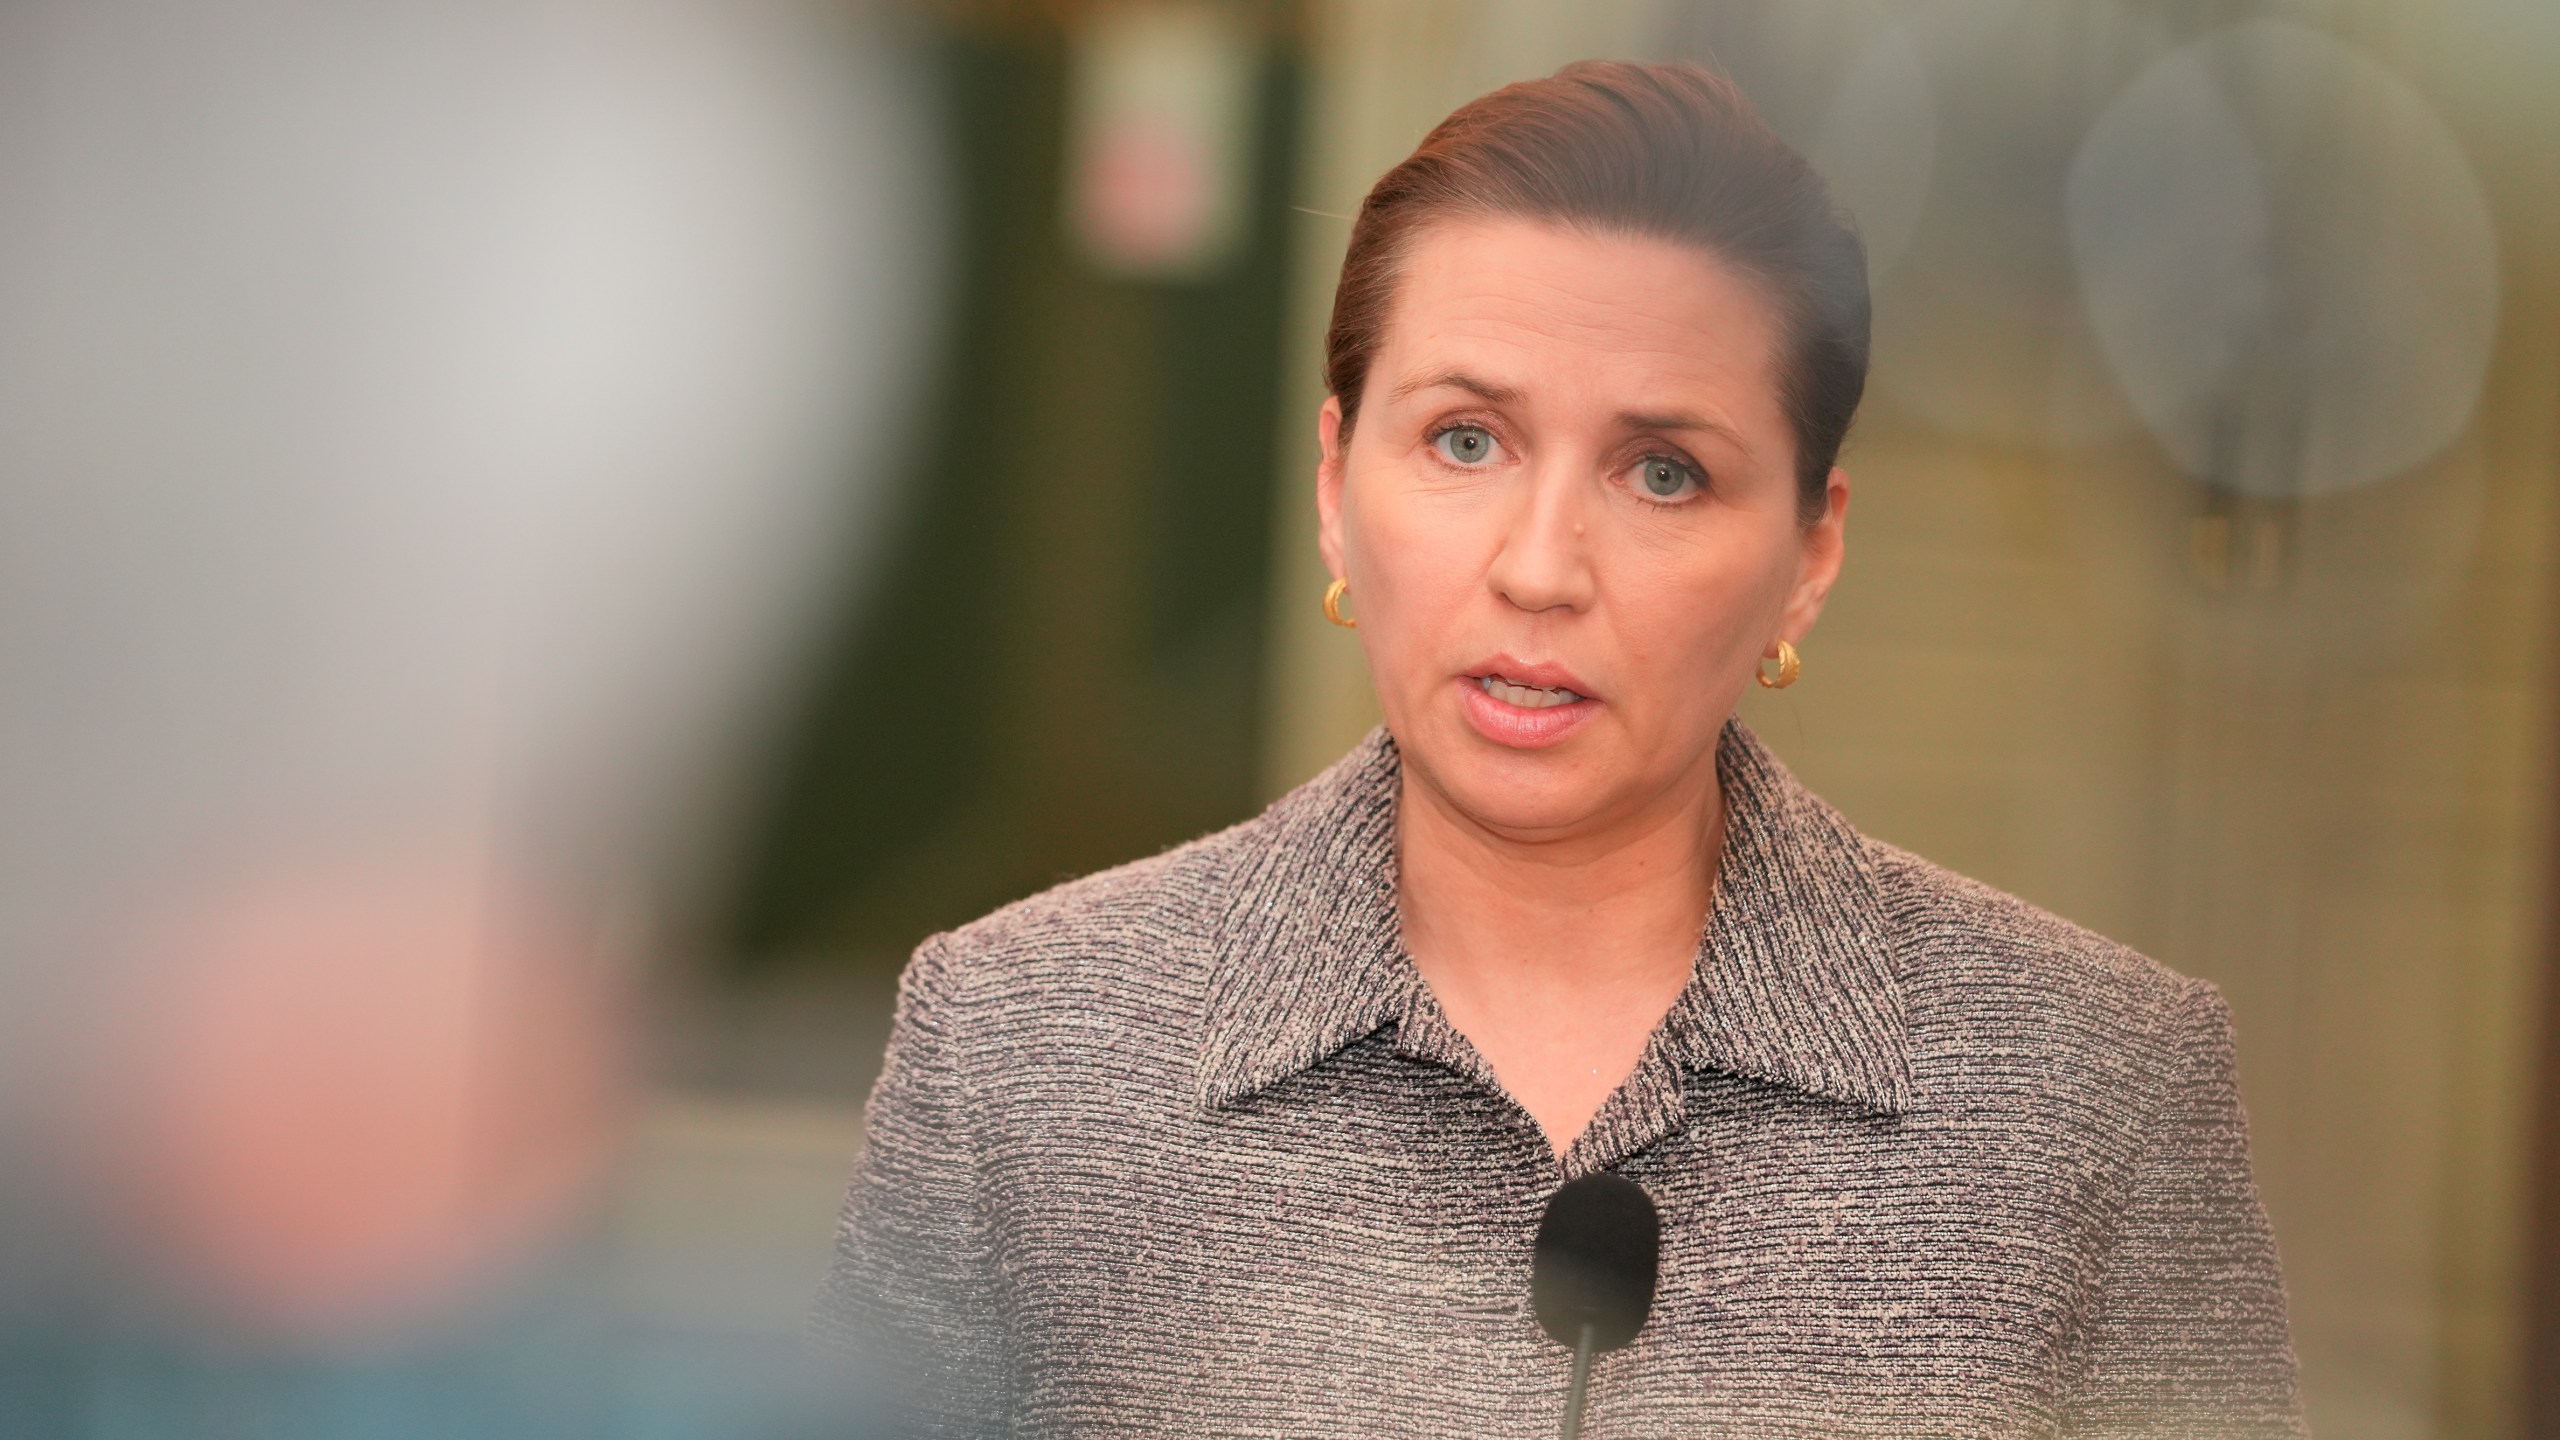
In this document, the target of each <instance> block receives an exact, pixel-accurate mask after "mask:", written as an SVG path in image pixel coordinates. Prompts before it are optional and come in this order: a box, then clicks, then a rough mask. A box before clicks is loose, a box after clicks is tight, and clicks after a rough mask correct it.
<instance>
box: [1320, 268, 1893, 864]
mask: <svg viewBox="0 0 2560 1440" xmlns="http://www.w3.org/2000/svg"><path fill="white" fill-rule="evenodd" d="M1779 339H1780V330H1779V324H1778V318H1777V316H1776V314H1775V313H1774V312H1773V310H1772V309H1771V307H1770V305H1769V303H1768V301H1767V300H1766V299H1765V298H1764V297H1763V295H1762V294H1761V291H1760V289H1759V287H1758V286H1757V284H1756V283H1755V282H1753V281H1752V280H1750V279H1749V278H1747V277H1745V276H1744V275H1742V274H1741V273H1739V272H1737V271H1736V270H1734V269H1733V268H1731V267H1730V266H1728V265H1726V264H1725V263H1724V262H1722V261H1721V260H1718V259H1716V258H1715V257H1713V256H1711V255H1708V254H1706V253H1704V252H1702V251H1700V250H1696V249H1693V248H1690V247H1687V246H1683V245H1678V244H1674V243H1672V242H1668V241H1663V240H1653V239H1643V238H1635V237H1629V236H1624V235H1605V234H1593V233H1589V232H1585V231H1580V230H1574V229H1569V228H1566V227H1563V226H1558V225H1552V224H1547V223H1543V222H1539V221H1533V220H1518V219H1488V220H1467V221H1453V222H1444V223H1440V224H1435V225H1432V226H1430V227H1428V228H1426V229H1424V230H1422V231H1420V232H1419V233H1417V234H1416V235H1415V236H1414V237H1413V242H1412V244H1411V247H1410V249H1409V251H1408V253H1407V256H1406V258H1405V262H1404V268H1403V271H1402V274H1401V276H1400V277H1399V280H1398V291H1397V294H1396V298H1395V303H1394V307H1393V310H1392V312H1391V313H1390V315H1389V316H1388V319H1387V324H1386V328H1385V333H1384V334H1383V335H1382V336H1381V337H1380V343H1379V346H1378V349H1377V351H1376V353H1375V355H1374V357H1373V359H1372V362H1371V365H1370V370H1369V375H1368V382H1367V385H1366V387H1365V389H1364V390H1363V392H1362V397H1361V405H1360V412H1359V417H1358V421H1357V423H1356V424H1355V425H1354V427H1353V429H1352V431H1351V433H1350V435H1349V436H1347V437H1346V436H1344V435H1343V434H1342V432H1341V420H1342V411H1341V407H1340V405H1339V403H1338V402H1337V401H1335V400H1330V399H1329V400H1327V401H1326V402H1325V406H1324V412H1323V417H1322V420H1321V422H1320V430H1321V436H1322V440H1323V446H1324V454H1323V460H1322V462H1321V466H1320V469H1319V471H1318V477H1317V489H1316V495H1317V509H1318V513H1319V516H1320V519H1321V523H1322V536H1321V538H1322V544H1323V550H1324V558H1325V563H1326V565H1327V566H1328V567H1329V568H1330V569H1331V570H1332V571H1333V573H1334V574H1335V575H1336V576H1340V577H1346V578H1348V579H1349V581H1350V586H1351V588H1350V598H1349V600H1348V602H1347V603H1346V609H1348V610H1349V611H1350V612H1351V613H1352V614H1354V615H1355V616H1357V617H1358V619H1359V622H1360V628H1359V632H1358V633H1359V637H1360V641H1361V644H1362V646H1363V647H1364V648H1365V649H1366V651H1367V653H1368V660H1369V670H1370V674H1371V676H1372V677H1373V679H1374V680H1375V682H1376V685H1377V690H1378V700H1379V703H1380V706H1381V707H1382V708H1383V710H1384V711H1385V714H1386V720H1387V726H1388V728H1389V729H1390V730H1391V731H1392V732H1393V733H1394V735H1395V737H1396V740H1397V742H1398V744H1399V745H1400V747H1401V748H1402V750H1403V753H1404V756H1405V760H1406V763H1407V765H1408V766H1409V767H1411V769H1412V770H1413V771H1414V772H1415V775H1416V778H1418V779H1420V780H1421V781H1422V782H1423V783H1425V784H1427V785H1429V786H1430V787H1431V788H1432V789H1433V790H1434V791H1436V792H1437V793H1438V795H1439V796H1441V797H1445V798H1446V799H1447V800H1448V801H1449V802H1451V803H1453V804H1454V805H1455V806H1456V807H1457V808H1458V809H1460V810H1461V811H1463V812H1464V813H1465V814H1467V815H1468V816H1469V817H1471V818H1472V819H1474V820H1476V821H1477V822H1479V823H1481V824H1484V825H1487V826H1489V827H1491V828H1493V829H1495V830H1497V831H1501V832H1504V833H1508V834H1513V835H1516V836H1519V837H1522V838H1558V839H1561V838H1565V837H1568V836H1571V835H1573V834H1576V833H1583V832H1589V831H1592V830H1594V829H1595V828H1598V827H1606V826H1608V825H1610V824H1611V823H1612V822H1616V821H1624V820H1640V819H1641V818H1643V817H1644V816H1646V815H1648V814H1658V813H1660V812H1661V811H1662V810H1663V809H1664V808H1665V807H1673V808H1679V807H1685V806H1686V805H1687V804H1688V803H1690V802H1692V801H1694V800H1695V799H1697V798H1698V797H1699V796H1700V795H1702V794H1703V793H1704V791H1703V789H1702V788H1701V787H1703V786H1705V785H1708V784H1711V783H1712V782H1713V777H1714V774H1715V769H1714V766H1715V760H1714V754H1715V742H1716V734H1717V731H1718V730H1719V728H1720V727H1721V726H1722V724H1723V722H1724V720H1725V717H1726V716H1728V715H1730V714H1731V713H1732V712H1733V708H1734V705H1735V703H1736V702H1737V701H1738V700H1739V699H1740V698H1741V694H1742V687H1743V686H1744V685H1746V684H1748V683H1750V678H1751V675H1752V672H1753V670H1754V669H1755V668H1756V667H1757V666H1758V664H1759V662H1760V660H1761V658H1762V657H1763V656H1764V655H1772V654H1774V653H1775V651H1776V646H1777V642H1778V641H1779V640H1781V639H1785V640H1787V641H1789V642H1791V643H1801V642H1802V640H1803V639H1804V636H1805V632H1806V631H1808V630H1810V629H1811V628H1812V626H1813V622H1814V618H1815V617H1816V616H1817V615H1819V614H1820V613H1821V610H1822V602H1823V597H1824V595H1825V593H1826V592H1827V591H1828V590H1829V589H1830V586H1831V582H1832V580H1833V578H1834V577H1835V576H1836V575H1837V574H1838V573H1839V569H1840V557H1841V537H1842V525H1843V522H1844V519H1845V517H1846V514H1847V510H1848V500H1849V494H1848V481H1847V479H1846V477H1845V476H1844V475H1843V474H1842V473H1841V472H1840V471H1838V470H1836V469H1835V470H1833V471H1832V472H1831V476H1830V488H1829V495H1828V499H1827V504H1826V508H1825V510H1824V513H1823V516H1822V519H1821V520H1820V521H1819V522H1818V523H1816V524H1815V525H1813V526H1811V527H1810V528H1808V527H1806V526H1804V525H1802V524H1800V523H1799V521H1798V518H1797V516H1798V512H1797V508H1796V506H1797V499H1796V480H1795V441H1794V436H1793V433H1792V431H1791V430H1790V429H1789V427H1788V425H1787V422H1786V418H1785V415H1784V412H1783V411H1782V410H1781V408H1780V402H1779V397H1778V368H1777V367H1778V360H1779V351H1778V345H1779Z"/></svg>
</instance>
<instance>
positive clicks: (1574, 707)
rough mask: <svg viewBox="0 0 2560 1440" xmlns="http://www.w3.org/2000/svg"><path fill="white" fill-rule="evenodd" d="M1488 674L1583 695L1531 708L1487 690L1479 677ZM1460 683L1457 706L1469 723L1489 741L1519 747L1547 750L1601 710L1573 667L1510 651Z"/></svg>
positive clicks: (1515, 682) (1478, 668)
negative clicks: (1531, 660) (1525, 659)
mask: <svg viewBox="0 0 2560 1440" xmlns="http://www.w3.org/2000/svg"><path fill="white" fill-rule="evenodd" d="M1487 675H1498V676H1500V677H1502V678H1503V679H1505V680H1508V681H1510V682H1511V683H1512V684H1514V685H1537V686H1542V687H1545V688H1547V689H1551V690H1570V691H1572V692H1574V693H1575V694H1577V695H1580V696H1581V697H1582V698H1581V699H1579V700H1576V701H1574V702H1573V703H1572V704H1570V705H1548V706H1544V707H1541V708H1539V709H1535V710H1532V709H1530V708H1528V707H1527V706H1525V705H1514V704H1511V703H1509V702H1508V701H1503V700H1496V699H1494V698H1493V697H1492V696H1490V695H1487V694H1486V693H1484V687H1483V686H1482V685H1480V684H1478V683H1477V682H1478V681H1480V680H1482V679H1483V678H1484V677H1485V676H1487ZM1457 684H1458V691H1459V694H1458V708H1459V709H1461V710H1463V711H1465V712H1466V716H1467V723H1468V724H1470V725H1473V726H1474V727H1475V730H1476V733H1477V734H1479V735H1482V736H1483V737H1484V738H1486V739H1487V740H1490V741H1492V742H1493V743H1495V744H1496V745H1506V746H1509V747H1511V748H1512V749H1515V750H1539V749H1544V748H1545V747H1547V746H1549V745H1553V744H1555V743H1556V742H1557V741H1559V740H1562V739H1564V738H1565V737H1566V736H1567V735H1570V734H1572V733H1573V732H1574V731H1576V730H1579V729H1581V728H1582V726H1583V724H1584V722H1586V721H1588V720H1590V719H1591V718H1592V717H1593V716H1595V715H1597V714H1599V713H1600V702H1599V701H1598V700H1596V699H1594V698H1592V696H1591V693H1590V692H1589V691H1587V690H1585V689H1583V688H1582V682H1581V680H1580V679H1578V678H1576V677H1575V675H1574V674H1573V672H1572V671H1570V670H1567V669H1565V668H1564V667H1563V666H1561V665H1528V664H1523V663H1521V662H1520V661H1517V660H1514V659H1512V658H1511V657H1510V656H1508V655H1497V656H1495V657H1493V658H1492V659H1490V660H1487V661H1485V662H1484V663H1483V664H1482V665H1479V666H1476V667H1475V668H1474V669H1473V670H1472V671H1470V672H1469V673H1467V674H1464V675H1461V676H1459V677H1458V680H1457Z"/></svg>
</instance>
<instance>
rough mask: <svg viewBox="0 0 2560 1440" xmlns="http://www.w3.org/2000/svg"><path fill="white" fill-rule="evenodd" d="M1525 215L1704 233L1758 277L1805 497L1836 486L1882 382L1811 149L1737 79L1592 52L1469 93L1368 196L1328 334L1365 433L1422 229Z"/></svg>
mask: <svg viewBox="0 0 2560 1440" xmlns="http://www.w3.org/2000/svg"><path fill="white" fill-rule="evenodd" d="M1497 216H1513V217H1519V218H1524V219H1533V220H1546V221H1553V222H1556V223H1559V224H1564V225H1571V226H1577V227H1581V228H1585V229H1590V230H1596V231H1600V232H1604V233H1605V232H1612V231H1614V232H1620V233H1625V234H1631V235H1640V236H1645V237H1649V238H1654V239H1660V240H1668V241H1672V242H1675V243H1678V244H1683V245H1691V246H1695V247H1697V248H1698V249H1700V250H1702V251H1705V252H1706V253H1708V254H1711V255H1713V256H1715V257H1716V258H1717V259H1719V260H1722V261H1723V262H1725V263H1726V264H1729V265H1731V266H1733V267H1735V268H1736V269H1738V270H1740V271H1741V272H1743V273H1744V274H1746V275H1748V276H1750V277H1751V278H1752V279H1754V280H1755V281H1757V282H1758V283H1759V284H1760V285H1761V287H1762V288H1763V291H1764V293H1765V294H1766V295H1767V297H1768V298H1769V300H1770V301H1771V302H1772V305H1773V307H1774V309H1775V311H1776V313H1777V317H1778V323H1779V331H1780V344H1781V346H1782V348H1783V353H1782V354H1781V355H1780V357H1779V358H1778V385H1779V403H1780V405H1781V407H1782V408H1783V409H1784V411H1785V413H1786V417H1787V423H1788V426H1789V428H1790V429H1792V430H1793V431H1794V434H1795V444H1796V487H1797V502H1798V504H1797V511H1798V514H1799V515H1800V517H1802V518H1803V520H1804V521H1805V523H1807V524H1810V523H1812V521H1813V520H1815V519H1817V518H1819V517H1820V516H1821V514H1822V509H1823V492H1824V489H1825V486H1826V482H1827V478H1828V476H1829V475H1830V473H1831V467H1832V464H1833V463H1834V462H1835V461H1836V460H1837V459H1838V457H1839V454H1840V445H1841V442H1842V441H1843V440H1844V439H1846V438H1847V436H1848V433H1849V420H1850V417H1851V416H1853V415H1854V414H1856V413H1857V409H1858V397H1859V396H1860V395H1861V394H1862V393H1863V392H1864V391H1865V389H1866V382H1867V327H1868V300H1867V262H1866V247H1865V246H1864V245H1862V244H1861V243H1860V242H1859V239H1858V233H1857V231H1856V229H1855V228H1853V227H1852V225H1851V224H1850V222H1849V220H1848V218H1847V216H1846V215H1844V214H1843V213H1842V212H1841V211H1840V210H1839V209H1838V208H1837V207H1836V206H1835V205H1834V204H1833V203H1832V200H1831V193H1830V190H1829V188H1828V187H1827V186H1825V185H1824V184H1823V182H1822V177H1821V176H1819V175H1817V174H1815V173H1814V171H1813V167H1812V166H1811V165H1809V164H1807V163H1806V162H1805V159H1804V157H1803V156H1802V155H1799V154H1797V153H1796V151H1795V150H1794V149H1793V148H1791V147H1790V146H1788V144H1787V143H1786V142H1785V141H1784V140H1781V139H1780V138H1778V135H1777V133H1776V132H1775V131H1773V130H1771V129H1770V128H1769V127H1768V125H1767V124H1766V123H1765V122H1763V121H1762V120H1761V119H1760V116H1759V114H1758V113H1757V112H1755V111H1754V110H1753V109H1752V108H1751V105H1750V102H1749V101H1747V100H1745V99H1743V97H1742V93H1741V92H1740V91H1739V90H1737V89H1735V88H1734V86H1733V84H1732V82H1730V81H1728V80H1726V79H1725V78H1724V77H1722V76H1720V75H1718V74H1716V73H1715V72H1714V71H1712V70H1709V69H1707V68H1706V67H1704V66H1702V65H1698V64H1694V63H1691V62H1687V61H1679V62H1670V63H1662V64H1631V63H1626V62H1620V61H1606V60H1584V61H1578V62H1576V63H1574V64H1571V65H1567V66H1566V67H1564V68H1563V69H1561V70H1559V71H1557V72H1556V73H1555V74H1553V75H1551V76H1548V77H1547V78H1545V79H1543V80H1524V81H1521V82H1519V83H1518V84H1514V85H1506V86H1504V87H1502V88H1501V89H1499V90H1496V91H1494V92H1493V93H1492V94H1489V95H1485V96H1482V97H1480V98H1478V99H1475V100H1471V101H1469V102H1467V103H1466V104H1464V105H1461V106H1459V107H1458V109H1457V110H1456V111H1455V112H1453V113H1452V114H1451V115H1450V116H1449V118H1448V119H1446V120H1443V121H1441V122H1440V124H1439V125H1438V126H1437V127H1436V128H1434V129H1433V130H1432V132H1431V133H1430V134H1429V135H1428V136H1425V137H1424V138H1423V141H1422V144H1421V146H1420V147H1419V148H1417V149H1416V150H1415V151H1414V152H1413V154H1411V155H1410V156H1408V157H1406V158H1405V160H1404V162H1403V163H1402V164H1400V165H1398V166H1396V167H1395V168H1394V169H1392V170H1390V171H1388V172H1387V173H1386V174H1385V175H1384V176H1382V177H1380V179H1379V181H1378V183H1377V184H1376V185H1375V186H1373V187H1371V189H1370V191H1369V196H1368V198H1367V199H1366V200H1364V201H1362V202H1361V204H1360V215H1359V218H1358V219H1357V220H1356V221H1354V222H1353V224H1352V227H1351V248H1350V251H1349V253H1348V254H1346V255H1345V256H1344V257H1343V261H1342V282H1341V284H1340V286H1339V287H1338V288H1337V289H1336V290H1335V291H1334V296H1333V323H1332V325H1331V327H1330V328H1329V329H1328V330H1327V331H1326V334H1325V383H1326V385H1327V386H1328V387H1329V388H1330V389H1331V390H1332V391H1333V394H1334V396H1335V398H1336V399H1337V400H1339V401H1340V402H1341V406H1342V423H1343V428H1344V431H1345V433H1348V431H1349V429H1350V427H1351V425H1352V423H1353V422H1354V421H1355V420H1356V419H1357V418H1358V415H1359V409H1360V394H1361V388H1362V386H1363V385H1365V384H1366V383H1367V380H1368V375H1369V363H1370V361H1371V359H1372V358H1374V357H1375V355H1376V354H1377V349H1378V343H1379V336H1380V333H1381V331H1382V330H1383V329H1384V328H1385V325H1386V321H1387V315H1388V311H1389V309H1390V307H1391V306H1392V305H1393V303H1394V300H1395V288H1396V280H1397V272H1398V270H1399V269H1400V268H1401V266H1402V263H1403V261H1404V258H1405V255H1406V252H1407V251H1408V250H1409V249H1410V248H1411V245H1412V241H1413V237H1414V235H1415V234H1416V233H1417V232H1418V231H1420V230H1421V229H1422V228H1423V227H1424V226H1426V225H1428V224H1430V223H1432V222H1434V221H1440V220H1448V219H1484V218H1492V217H1497Z"/></svg>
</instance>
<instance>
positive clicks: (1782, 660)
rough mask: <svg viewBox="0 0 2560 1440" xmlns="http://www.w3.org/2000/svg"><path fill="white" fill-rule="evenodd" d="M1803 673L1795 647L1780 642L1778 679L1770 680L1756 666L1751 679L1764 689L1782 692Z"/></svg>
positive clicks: (1802, 664) (1802, 666) (1800, 657)
mask: <svg viewBox="0 0 2560 1440" xmlns="http://www.w3.org/2000/svg"><path fill="white" fill-rule="evenodd" d="M1803 673H1804V658H1803V657H1802V656H1800V655H1798V654H1796V647H1794V646H1793V645H1790V644H1788V643H1787V642H1786V641H1784V640H1781V641H1779V642H1778V678H1777V679H1775V680H1772V679H1770V678H1769V674H1768V672H1767V671H1765V670H1762V669H1760V668H1759V667H1758V666H1753V667H1752V677H1751V678H1753V679H1755V680H1757V681H1759V682H1760V684H1761V686H1762V687H1763V688H1765V689H1770V690H1784V689H1786V688H1787V687H1788V686H1790V685H1793V684H1794V683H1796V677H1797V676H1798V675H1801V674H1803Z"/></svg>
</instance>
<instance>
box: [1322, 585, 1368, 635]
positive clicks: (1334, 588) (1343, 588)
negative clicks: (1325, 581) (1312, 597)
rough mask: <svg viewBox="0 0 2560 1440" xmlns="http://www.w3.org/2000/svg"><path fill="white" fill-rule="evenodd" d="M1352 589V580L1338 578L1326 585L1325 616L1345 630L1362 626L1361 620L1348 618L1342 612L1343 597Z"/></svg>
mask: <svg viewBox="0 0 2560 1440" xmlns="http://www.w3.org/2000/svg"><path fill="white" fill-rule="evenodd" d="M1350 589H1351V582H1350V581H1348V580H1336V581H1334V582H1333V583H1332V584H1330V585H1327V586H1326V587H1324V618H1326V619H1327V620H1330V621H1332V622H1333V623H1334V624H1336V625H1339V626H1341V627H1342V628H1343V629H1345V630H1357V629H1359V628H1360V622H1359V621H1358V620H1354V619H1346V618H1344V616H1343V613H1342V597H1343V595H1344V594H1345V593H1347V592H1348V591H1349V590H1350Z"/></svg>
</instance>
